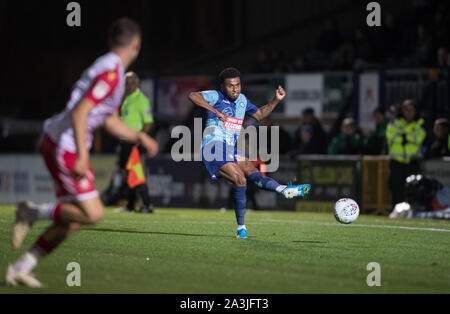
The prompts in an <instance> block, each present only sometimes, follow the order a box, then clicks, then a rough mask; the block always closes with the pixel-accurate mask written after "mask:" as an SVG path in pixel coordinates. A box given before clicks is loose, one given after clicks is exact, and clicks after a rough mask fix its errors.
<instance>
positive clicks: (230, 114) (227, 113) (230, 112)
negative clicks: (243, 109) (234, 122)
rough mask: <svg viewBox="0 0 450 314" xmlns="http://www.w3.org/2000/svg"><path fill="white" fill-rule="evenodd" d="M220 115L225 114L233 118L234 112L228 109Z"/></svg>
mask: <svg viewBox="0 0 450 314" xmlns="http://www.w3.org/2000/svg"><path fill="white" fill-rule="evenodd" d="M222 113H223V114H226V115H227V116H231V117H233V116H234V110H233V108H230V107H227V108H225V109H224V110H223V112H222Z"/></svg>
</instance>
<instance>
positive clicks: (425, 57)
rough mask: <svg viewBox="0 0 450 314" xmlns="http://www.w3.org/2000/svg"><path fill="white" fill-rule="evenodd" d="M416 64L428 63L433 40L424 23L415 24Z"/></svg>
mask: <svg viewBox="0 0 450 314" xmlns="http://www.w3.org/2000/svg"><path fill="white" fill-rule="evenodd" d="M414 51H415V63H416V65H429V64H430V57H431V53H432V51H433V41H432V38H431V36H430V34H429V33H428V31H427V29H426V28H425V25H423V24H419V25H418V26H417V39H416V43H415V47H414Z"/></svg>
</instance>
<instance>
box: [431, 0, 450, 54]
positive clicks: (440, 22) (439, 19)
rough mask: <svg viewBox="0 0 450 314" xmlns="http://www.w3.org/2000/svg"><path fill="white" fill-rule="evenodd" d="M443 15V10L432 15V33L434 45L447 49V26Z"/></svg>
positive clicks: (448, 34)
mask: <svg viewBox="0 0 450 314" xmlns="http://www.w3.org/2000/svg"><path fill="white" fill-rule="evenodd" d="M445 15H446V14H445V13H444V10H443V8H441V9H439V10H437V11H436V12H435V13H434V25H433V29H432V31H433V33H434V36H435V39H436V44H437V45H438V46H441V47H447V46H448V45H449V36H450V32H449V24H448V21H447V19H446V17H445Z"/></svg>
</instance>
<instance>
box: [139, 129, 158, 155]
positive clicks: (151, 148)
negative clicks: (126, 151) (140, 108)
mask: <svg viewBox="0 0 450 314" xmlns="http://www.w3.org/2000/svg"><path fill="white" fill-rule="evenodd" d="M139 144H140V145H142V146H143V147H144V148H145V149H146V150H147V155H148V156H149V157H155V156H156V155H157V154H158V152H159V145H158V142H157V141H155V140H154V139H153V138H151V137H150V136H148V135H147V134H145V133H142V132H141V133H139Z"/></svg>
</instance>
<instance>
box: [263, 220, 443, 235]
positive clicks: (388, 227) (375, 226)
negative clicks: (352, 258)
mask: <svg viewBox="0 0 450 314" xmlns="http://www.w3.org/2000/svg"><path fill="white" fill-rule="evenodd" d="M260 221H263V222H279V223H294V224H315V225H321V226H332V227H364V228H381V229H403V230H420V231H436V232H450V229H437V228H420V227H404V226H388V225H360V224H352V225H342V224H338V223H326V222H312V221H292V220H276V219H264V220H260Z"/></svg>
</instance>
